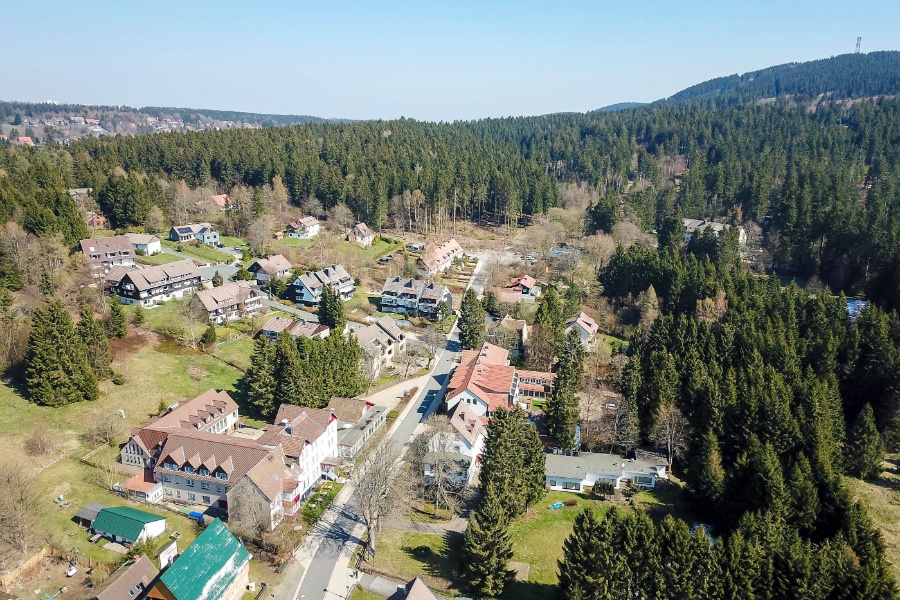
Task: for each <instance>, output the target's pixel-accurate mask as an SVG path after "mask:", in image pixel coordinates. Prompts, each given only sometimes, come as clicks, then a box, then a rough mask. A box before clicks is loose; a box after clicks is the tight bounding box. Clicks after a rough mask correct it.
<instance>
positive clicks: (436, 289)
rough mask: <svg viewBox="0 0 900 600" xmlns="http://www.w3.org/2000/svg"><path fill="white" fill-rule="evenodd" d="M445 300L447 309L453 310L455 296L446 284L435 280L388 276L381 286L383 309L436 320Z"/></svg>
mask: <svg viewBox="0 0 900 600" xmlns="http://www.w3.org/2000/svg"><path fill="white" fill-rule="evenodd" d="M441 302H443V303H445V304H446V305H447V310H448V311H452V310H453V296H452V295H451V294H450V289H449V288H448V287H447V286H446V285H440V284H438V283H435V282H433V281H432V282H429V281H422V280H419V279H409V278H406V277H388V279H387V280H386V281H385V282H384V286H383V287H382V288H381V310H382V311H383V312H394V313H402V314H408V315H412V314H418V315H421V316H423V317H425V318H427V319H431V320H434V319H436V318H437V315H438V306H439V305H440V303H441Z"/></svg>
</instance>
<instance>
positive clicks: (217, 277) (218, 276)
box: [212, 271, 225, 287]
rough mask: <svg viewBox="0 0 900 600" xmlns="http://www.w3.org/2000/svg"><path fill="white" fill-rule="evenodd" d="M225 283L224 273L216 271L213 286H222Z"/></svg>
mask: <svg viewBox="0 0 900 600" xmlns="http://www.w3.org/2000/svg"><path fill="white" fill-rule="evenodd" d="M224 283H225V280H224V279H223V278H222V274H221V273H219V272H218V271H216V272H215V273H214V274H213V276H212V284H213V287H222V285H223V284H224Z"/></svg>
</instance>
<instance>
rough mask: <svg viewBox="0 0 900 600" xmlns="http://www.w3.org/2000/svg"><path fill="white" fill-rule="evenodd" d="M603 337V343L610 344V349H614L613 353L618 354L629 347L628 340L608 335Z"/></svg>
mask: <svg viewBox="0 0 900 600" xmlns="http://www.w3.org/2000/svg"><path fill="white" fill-rule="evenodd" d="M602 337H603V341H604V342H606V343H607V344H609V347H610V348H612V349H613V352H618V351H620V350H622V349H623V348H624V347H625V346H627V345H628V340H623V339H622V338H618V337H616V336H614V335H607V334H605V333H604V334H602Z"/></svg>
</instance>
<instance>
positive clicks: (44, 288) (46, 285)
mask: <svg viewBox="0 0 900 600" xmlns="http://www.w3.org/2000/svg"><path fill="white" fill-rule="evenodd" d="M38 289H39V290H40V291H41V294H43V295H44V297H45V298H49V297H50V296H52V295H53V294H54V293H55V292H56V286H55V285H54V283H53V276H52V275H50V272H49V271H47V269H41V281H40V283H39V284H38Z"/></svg>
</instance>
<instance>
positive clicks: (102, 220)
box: [84, 211, 108, 229]
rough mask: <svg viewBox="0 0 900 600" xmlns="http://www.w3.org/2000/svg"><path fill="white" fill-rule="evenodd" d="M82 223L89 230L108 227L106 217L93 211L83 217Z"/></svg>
mask: <svg viewBox="0 0 900 600" xmlns="http://www.w3.org/2000/svg"><path fill="white" fill-rule="evenodd" d="M84 222H85V224H86V225H87V226H88V228H89V229H106V226H107V225H108V222H107V220H106V217H104V216H103V215H101V214H98V213H95V212H93V211H89V212H88V213H86V214H85V215H84Z"/></svg>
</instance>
